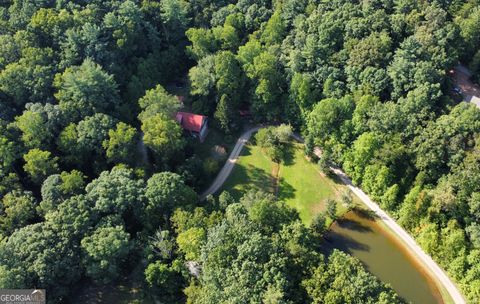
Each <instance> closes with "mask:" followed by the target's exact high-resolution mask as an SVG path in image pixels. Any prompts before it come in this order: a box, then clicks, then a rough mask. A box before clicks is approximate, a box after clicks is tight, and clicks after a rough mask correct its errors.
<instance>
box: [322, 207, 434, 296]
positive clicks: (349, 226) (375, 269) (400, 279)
mask: <svg viewBox="0 0 480 304" xmlns="http://www.w3.org/2000/svg"><path fill="white" fill-rule="evenodd" d="M385 229H386V228H384V227H382V226H381V225H379V223H377V222H376V221H375V219H374V218H372V217H371V216H369V215H368V214H367V213H365V212H362V211H350V212H348V213H346V214H345V216H344V217H343V218H342V219H340V220H338V221H337V222H335V223H334V224H333V225H332V226H331V227H330V231H329V232H328V233H327V234H326V237H325V239H326V240H325V241H324V244H325V247H326V250H327V253H328V251H331V250H333V249H334V248H336V249H339V250H342V251H344V252H347V253H349V254H351V255H353V256H355V257H356V258H358V259H359V260H360V261H361V262H362V263H363V264H364V265H365V267H366V268H367V269H368V271H370V272H371V273H372V274H374V275H375V276H376V277H378V278H379V279H380V280H381V281H383V282H385V283H388V284H390V286H391V287H392V288H393V289H394V290H395V291H396V292H397V293H398V294H399V295H400V296H401V297H402V298H403V299H404V300H405V301H406V302H408V303H415V304H417V303H418V304H430V303H431V304H437V303H444V301H443V300H442V296H441V294H440V291H439V289H438V288H437V286H436V285H435V283H434V281H433V280H432V279H431V277H430V276H429V275H428V273H427V272H426V271H425V269H424V268H423V267H422V266H421V264H420V263H419V262H418V261H417V260H416V259H415V258H414V257H412V256H411V255H410V254H409V253H408V252H407V250H406V248H405V246H403V244H402V243H401V242H400V241H398V240H397V239H396V238H395V237H393V236H392V235H391V234H390V233H389V232H388V231H386V230H385Z"/></svg>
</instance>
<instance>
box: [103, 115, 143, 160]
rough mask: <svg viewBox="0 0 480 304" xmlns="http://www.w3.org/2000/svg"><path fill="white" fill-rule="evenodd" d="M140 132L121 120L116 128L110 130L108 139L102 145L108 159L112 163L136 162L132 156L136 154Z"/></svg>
mask: <svg viewBox="0 0 480 304" xmlns="http://www.w3.org/2000/svg"><path fill="white" fill-rule="evenodd" d="M138 140H139V138H138V132H137V130H136V129H135V128H133V127H131V126H129V125H127V124H126V123H124V122H119V123H118V124H117V126H116V128H115V129H110V130H108V139H106V140H104V141H103V143H102V145H103V148H104V149H105V151H106V155H107V159H108V161H110V162H112V163H125V164H134V163H135V160H134V159H132V156H135V155H136V149H137V143H138Z"/></svg>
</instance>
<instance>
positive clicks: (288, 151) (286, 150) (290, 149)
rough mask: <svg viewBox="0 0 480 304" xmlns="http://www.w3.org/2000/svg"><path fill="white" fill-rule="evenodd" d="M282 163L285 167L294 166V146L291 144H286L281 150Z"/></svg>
mask: <svg viewBox="0 0 480 304" xmlns="http://www.w3.org/2000/svg"><path fill="white" fill-rule="evenodd" d="M282 163H283V165H285V166H292V165H294V164H295V146H294V145H293V144H292V143H286V144H285V145H284V146H283V148H282Z"/></svg>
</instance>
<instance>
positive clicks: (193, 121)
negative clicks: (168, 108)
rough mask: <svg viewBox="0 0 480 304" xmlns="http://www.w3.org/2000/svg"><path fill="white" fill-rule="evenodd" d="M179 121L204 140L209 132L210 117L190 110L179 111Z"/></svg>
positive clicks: (177, 117)
mask: <svg viewBox="0 0 480 304" xmlns="http://www.w3.org/2000/svg"><path fill="white" fill-rule="evenodd" d="M176 120H177V122H178V123H179V124H180V125H181V126H182V128H183V129H184V130H186V131H188V132H190V134H191V135H192V136H193V137H196V138H198V139H199V140H200V142H203V141H204V140H205V137H206V136H207V133H208V117H207V116H204V115H199V114H193V113H188V112H177V115H176Z"/></svg>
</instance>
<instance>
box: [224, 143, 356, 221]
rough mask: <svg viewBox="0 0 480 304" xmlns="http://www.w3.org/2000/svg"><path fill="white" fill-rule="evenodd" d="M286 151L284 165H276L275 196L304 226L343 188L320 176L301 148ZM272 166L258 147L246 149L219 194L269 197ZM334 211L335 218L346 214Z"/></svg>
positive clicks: (295, 146) (298, 145) (344, 189)
mask: <svg viewBox="0 0 480 304" xmlns="http://www.w3.org/2000/svg"><path fill="white" fill-rule="evenodd" d="M288 151H289V153H287V155H288V156H287V157H286V160H285V162H284V163H282V164H281V165H280V169H279V173H278V175H279V187H278V194H277V195H278V198H279V199H280V200H283V201H284V202H286V203H287V204H288V205H289V206H291V207H293V208H295V209H297V210H298V212H299V213H300V217H301V219H302V221H303V222H304V223H305V224H307V225H308V224H310V221H311V219H312V216H313V215H315V214H316V213H318V212H321V211H323V210H325V202H326V200H327V199H328V198H331V199H336V200H337V201H338V199H339V197H340V195H341V193H342V192H343V191H347V188H346V187H345V186H344V185H343V184H340V183H337V182H336V181H334V180H332V179H331V178H328V177H326V176H325V175H323V174H322V173H321V172H320V171H319V169H318V168H317V165H316V164H314V163H311V162H309V161H308V160H307V159H306V157H305V155H304V153H303V145H301V144H298V143H294V144H292V145H291V146H290V148H289V149H288ZM274 166H275V164H274V163H273V162H272V161H271V160H270V159H269V158H268V157H267V156H266V155H265V154H264V153H263V152H262V150H261V149H260V148H259V147H258V146H253V145H247V146H246V147H245V148H244V150H243V151H242V154H241V156H240V159H239V161H238V163H237V165H236V166H235V168H234V169H233V172H232V175H231V176H230V177H229V178H228V179H227V181H226V182H225V184H224V186H223V188H222V190H227V191H230V192H231V193H232V195H233V196H234V197H235V198H237V199H238V198H240V197H241V196H242V194H243V193H245V192H246V191H247V190H249V189H263V190H265V191H268V192H271V193H273V192H274V189H275V187H274V183H273V177H272V170H273V169H274ZM220 192H221V191H220ZM220 192H219V193H220ZM355 199H356V198H354V201H355ZM337 209H338V214H339V215H341V214H343V213H344V212H345V210H346V209H345V207H344V206H342V204H338V207H337Z"/></svg>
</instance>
